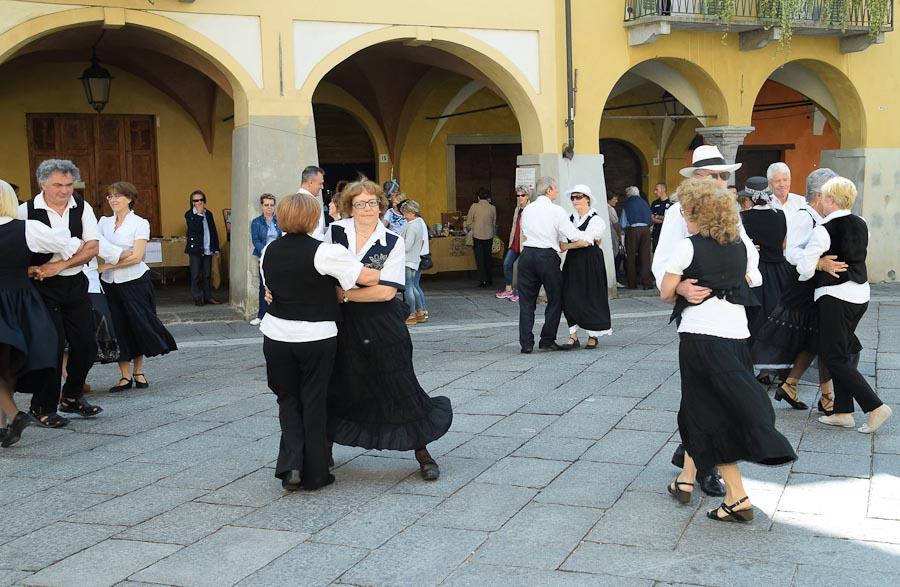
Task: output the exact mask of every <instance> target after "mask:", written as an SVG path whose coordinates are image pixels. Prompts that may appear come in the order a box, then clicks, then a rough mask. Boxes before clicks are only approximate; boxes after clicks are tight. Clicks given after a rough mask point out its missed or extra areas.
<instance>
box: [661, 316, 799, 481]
mask: <svg viewBox="0 0 900 587" xmlns="http://www.w3.org/2000/svg"><path fill="white" fill-rule="evenodd" d="M680 339H681V340H680V344H679V347H678V363H679V367H680V369H681V406H680V408H679V410H678V430H679V432H680V433H681V441H682V443H683V444H684V446H685V449H686V450H687V452H688V454H690V455H691V457H693V459H694V461H695V462H696V463H697V467H698V468H700V469H705V468H709V467H713V466H715V465H721V464H728V463H737V462H738V461H749V462H751V463H759V464H762V465H782V464H785V463H789V462H791V461H793V460H795V459H796V458H797V454H796V453H795V452H794V449H793V447H791V443H790V442H788V440H787V438H785V437H784V436H783V435H782V434H781V433H780V432H778V430H776V429H775V411H774V410H773V409H772V402H771V401H770V400H769V397H768V395H766V391H765V389H764V388H763V387H762V385H760V383H759V382H758V381H756V378H755V377H754V375H753V366H752V365H751V363H750V350H749V349H748V348H747V342H746V341H745V340H737V339H728V338H719V337H717V336H708V335H704V334H687V333H681V335H680Z"/></svg>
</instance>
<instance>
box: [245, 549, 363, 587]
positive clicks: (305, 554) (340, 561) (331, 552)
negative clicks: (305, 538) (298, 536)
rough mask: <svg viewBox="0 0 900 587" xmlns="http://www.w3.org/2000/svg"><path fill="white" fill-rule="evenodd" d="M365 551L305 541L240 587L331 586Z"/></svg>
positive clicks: (260, 570) (247, 579)
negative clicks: (275, 586)
mask: <svg viewBox="0 0 900 587" xmlns="http://www.w3.org/2000/svg"><path fill="white" fill-rule="evenodd" d="M367 554H368V551H366V550H363V549H360V548H352V547H349V546H337V545H333V544H327V545H326V544H316V543H313V542H304V543H302V544H298V545H297V546H295V547H294V548H292V549H290V550H289V551H287V552H286V553H284V554H283V555H281V556H280V557H278V558H277V559H275V560H274V561H272V562H270V563H269V564H267V565H266V566H264V567H263V568H261V569H259V570H258V571H256V572H255V573H253V574H251V575H250V576H248V577H247V578H246V579H243V580H242V581H241V582H239V583H238V584H237V585H238V586H239V587H270V586H271V585H294V584H297V583H298V582H302V584H303V585H304V587H318V586H320V585H321V586H322V587H324V586H326V585H330V584H331V583H332V582H333V581H334V580H335V579H337V578H338V577H339V576H340V575H341V574H342V573H344V571H346V570H347V569H349V568H350V567H352V566H353V565H355V564H356V563H357V562H359V561H360V560H361V559H362V558H363V557H364V556H366V555H367Z"/></svg>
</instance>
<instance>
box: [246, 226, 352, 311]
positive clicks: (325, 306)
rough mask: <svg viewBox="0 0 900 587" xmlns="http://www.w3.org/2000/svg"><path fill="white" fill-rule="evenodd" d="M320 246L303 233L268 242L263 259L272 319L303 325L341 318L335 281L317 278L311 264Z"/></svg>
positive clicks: (316, 241)
mask: <svg viewBox="0 0 900 587" xmlns="http://www.w3.org/2000/svg"><path fill="white" fill-rule="evenodd" d="M321 244H322V243H321V242H320V241H318V240H316V239H314V238H313V237H311V236H309V235H307V234H288V235H285V236H283V237H282V238H279V239H277V240H274V241H272V242H271V243H270V244H269V246H268V247H267V248H266V254H265V256H264V257H263V273H264V274H265V276H266V287H268V288H269V290H270V291H271V292H272V297H273V300H272V303H271V304H269V309H268V310H267V311H268V313H269V314H272V315H273V316H275V317H276V318H282V319H284V320H303V321H304V322H337V321H339V320H340V319H341V309H340V307H339V306H338V301H337V296H336V295H335V291H334V288H335V287H336V286H337V285H338V282H337V280H336V279H335V278H333V277H331V276H328V275H320V274H319V272H318V271H316V267H315V264H314V260H315V256H316V250H317V249H318V248H319V245H321Z"/></svg>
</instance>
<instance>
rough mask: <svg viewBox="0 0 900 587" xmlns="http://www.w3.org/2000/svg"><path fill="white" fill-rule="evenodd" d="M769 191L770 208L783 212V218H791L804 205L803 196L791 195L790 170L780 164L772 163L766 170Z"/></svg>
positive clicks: (783, 164)
mask: <svg viewBox="0 0 900 587" xmlns="http://www.w3.org/2000/svg"><path fill="white" fill-rule="evenodd" d="M766 179H768V180H769V189H770V190H771V191H772V195H773V196H774V197H773V198H772V204H771V205H772V208H773V209H774V210H781V211H783V212H784V216H785V218H786V219H787V220H788V221H790V220H791V217H792V216H793V215H794V214H795V213H796V212H797V210H799V209H800V208H801V207H803V205H804V204H806V199H805V198H804V197H803V196H799V195H797V194H792V193H791V169H790V168H789V167H788V166H787V164H785V163H782V162H780V161H779V162H777V163H772V164H771V165H769V168H768V169H767V170H766Z"/></svg>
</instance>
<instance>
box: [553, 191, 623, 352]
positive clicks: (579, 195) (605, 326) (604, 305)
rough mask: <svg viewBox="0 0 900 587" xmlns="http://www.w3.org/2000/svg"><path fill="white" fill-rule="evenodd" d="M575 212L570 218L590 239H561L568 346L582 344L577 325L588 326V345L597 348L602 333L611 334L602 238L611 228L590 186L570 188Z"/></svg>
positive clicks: (585, 327) (563, 299) (564, 310)
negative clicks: (596, 205)
mask: <svg viewBox="0 0 900 587" xmlns="http://www.w3.org/2000/svg"><path fill="white" fill-rule="evenodd" d="M568 196H569V199H570V200H571V201H572V206H573V207H574V208H575V213H574V214H572V215H570V216H569V220H570V221H571V222H572V224H573V225H575V228H577V229H578V230H580V231H582V232H584V233H585V234H586V235H588V237H589V239H590V240H589V241H578V242H575V243H559V248H560V250H562V251H567V253H566V260H565V265H563V272H562V274H563V298H562V309H563V314H565V316H566V322H567V323H568V325H569V342H567V343H566V344H565V345H563V348H565V349H573V348H577V347H579V346H581V343H580V342H579V341H578V329H579V328H584V329H585V330H587V333H588V339H587V343H586V344H585V347H584V348H586V349H595V348H597V346H598V342H599V337H601V336H604V335H610V334H612V324H611V321H610V316H609V291H608V287H607V284H606V262H605V261H604V259H603V250H602V249H601V248H600V241H601V239H603V237H604V236H606V233H607V232H608V230H607V228H606V222H605V221H604V220H603V218H601V217H600V215H599V214H597V211H596V210H594V209H593V208H592V207H591V200H593V197H594V196H593V194H592V193H591V188H590V187H588V186H586V185H584V184H579V185H576V186H575V187H574V188H572V189H571V190H569V192H568Z"/></svg>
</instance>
